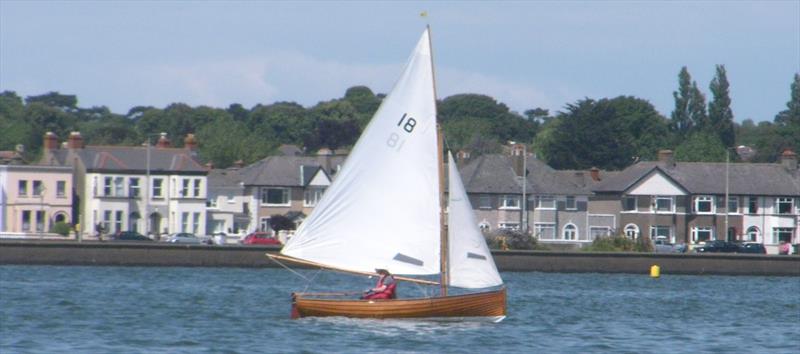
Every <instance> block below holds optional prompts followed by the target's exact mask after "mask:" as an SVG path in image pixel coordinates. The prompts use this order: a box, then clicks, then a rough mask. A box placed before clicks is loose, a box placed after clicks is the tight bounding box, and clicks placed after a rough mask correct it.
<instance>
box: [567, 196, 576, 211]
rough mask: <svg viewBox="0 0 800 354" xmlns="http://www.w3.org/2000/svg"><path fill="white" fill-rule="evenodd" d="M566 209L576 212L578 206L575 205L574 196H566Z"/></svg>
mask: <svg viewBox="0 0 800 354" xmlns="http://www.w3.org/2000/svg"><path fill="white" fill-rule="evenodd" d="M566 208H567V210H577V209H578V205H577V204H576V203H575V196H573V195H568V196H567V201H566Z"/></svg>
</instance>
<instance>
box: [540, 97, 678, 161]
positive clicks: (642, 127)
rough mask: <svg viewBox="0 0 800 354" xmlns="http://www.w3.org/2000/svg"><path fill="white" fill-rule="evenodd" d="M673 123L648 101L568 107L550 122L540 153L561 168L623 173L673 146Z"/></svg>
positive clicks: (626, 99) (607, 101)
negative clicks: (591, 168)
mask: <svg viewBox="0 0 800 354" xmlns="http://www.w3.org/2000/svg"><path fill="white" fill-rule="evenodd" d="M669 140H670V139H669V130H668V126H667V120H666V118H664V117H663V116H661V115H660V114H659V113H658V112H657V111H656V110H655V108H654V107H653V106H652V105H651V104H650V103H649V102H647V101H644V100H641V99H638V98H635V97H629V96H620V97H617V98H614V99H602V100H599V101H594V100H592V99H584V100H580V101H578V102H576V103H575V104H569V105H567V112H565V113H560V114H559V115H558V116H557V117H556V119H554V120H553V121H551V122H549V123H548V124H545V126H544V127H543V129H542V132H541V133H540V134H539V136H537V139H536V142H535V144H534V149H535V150H536V151H537V152H538V153H539V155H540V157H541V158H543V159H544V160H545V161H547V163H548V164H549V165H550V166H552V167H554V168H556V169H588V168H590V167H599V168H603V169H622V168H624V167H627V166H628V165H630V164H631V163H632V162H633V161H634V159H635V158H636V157H642V158H643V157H652V156H655V155H656V153H657V151H658V149H660V148H663V147H666V146H668V144H669Z"/></svg>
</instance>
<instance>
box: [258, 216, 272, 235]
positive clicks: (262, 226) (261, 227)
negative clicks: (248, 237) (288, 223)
mask: <svg viewBox="0 0 800 354" xmlns="http://www.w3.org/2000/svg"><path fill="white" fill-rule="evenodd" d="M269 230H272V228H270V226H269V218H261V221H260V222H259V223H258V231H264V232H266V231H269Z"/></svg>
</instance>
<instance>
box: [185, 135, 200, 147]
mask: <svg viewBox="0 0 800 354" xmlns="http://www.w3.org/2000/svg"><path fill="white" fill-rule="evenodd" d="M183 147H185V148H186V149H188V150H189V151H197V140H196V139H195V138H194V134H186V138H184V139H183Z"/></svg>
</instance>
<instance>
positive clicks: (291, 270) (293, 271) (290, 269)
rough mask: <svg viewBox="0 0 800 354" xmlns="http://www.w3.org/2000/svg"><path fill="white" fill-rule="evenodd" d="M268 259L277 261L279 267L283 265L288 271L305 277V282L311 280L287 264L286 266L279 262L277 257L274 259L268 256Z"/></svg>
mask: <svg viewBox="0 0 800 354" xmlns="http://www.w3.org/2000/svg"><path fill="white" fill-rule="evenodd" d="M269 259H271V260H272V261H273V262H275V263H278V265H280V266H281V267H283V268H286V270H288V271H290V272H292V273H293V274H294V275H297V276H298V277H300V278H303V279H305V280H306V281H307V282H310V281H311V280H309V279H308V278H306V277H305V276H304V275H302V274H300V273H298V272H297V271H295V270H294V269H292V268H289V267H288V266H286V265H285V264H283V263H281V262H280V261H279V260H277V259H275V258H272V257H269Z"/></svg>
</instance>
